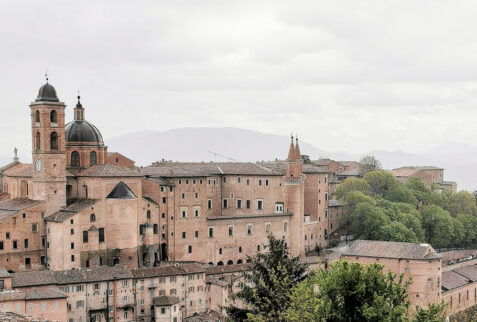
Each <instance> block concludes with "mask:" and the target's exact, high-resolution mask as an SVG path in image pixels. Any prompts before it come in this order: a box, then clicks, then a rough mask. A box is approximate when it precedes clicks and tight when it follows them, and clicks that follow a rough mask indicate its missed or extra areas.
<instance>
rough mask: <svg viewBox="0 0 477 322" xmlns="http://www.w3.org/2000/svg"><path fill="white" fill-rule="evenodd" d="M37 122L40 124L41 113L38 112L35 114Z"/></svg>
mask: <svg viewBox="0 0 477 322" xmlns="http://www.w3.org/2000/svg"><path fill="white" fill-rule="evenodd" d="M35 122H36V123H40V111H38V110H36V112H35Z"/></svg>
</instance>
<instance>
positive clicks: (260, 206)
mask: <svg viewBox="0 0 477 322" xmlns="http://www.w3.org/2000/svg"><path fill="white" fill-rule="evenodd" d="M257 209H258V210H263V199H258V200H257Z"/></svg>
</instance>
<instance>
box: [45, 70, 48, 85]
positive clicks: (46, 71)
mask: <svg viewBox="0 0 477 322" xmlns="http://www.w3.org/2000/svg"><path fill="white" fill-rule="evenodd" d="M45 78H46V83H47V84H48V68H45Z"/></svg>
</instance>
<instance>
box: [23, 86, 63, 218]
mask: <svg viewBox="0 0 477 322" xmlns="http://www.w3.org/2000/svg"><path fill="white" fill-rule="evenodd" d="M65 107H66V106H65V104H64V103H62V102H60V101H59V99H58V97H57V96H56V91H55V88H54V87H53V86H52V85H51V84H49V83H48V78H47V79H46V84H45V85H43V86H42V87H40V90H39V91H38V97H37V98H36V99H35V101H34V102H32V103H31V104H30V108H31V129H32V148H33V150H32V162H33V199H36V200H45V201H46V202H47V206H46V213H45V215H46V216H47V215H50V214H52V213H54V212H56V211H58V210H59V209H60V208H61V207H62V206H65V205H66V150H65Z"/></svg>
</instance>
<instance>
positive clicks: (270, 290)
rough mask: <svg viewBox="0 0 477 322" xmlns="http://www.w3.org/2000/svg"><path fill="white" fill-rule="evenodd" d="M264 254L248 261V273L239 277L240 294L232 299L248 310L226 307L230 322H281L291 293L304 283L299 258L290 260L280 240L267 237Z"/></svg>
mask: <svg viewBox="0 0 477 322" xmlns="http://www.w3.org/2000/svg"><path fill="white" fill-rule="evenodd" d="M265 250H266V252H264V253H257V254H256V255H255V256H254V257H252V258H250V257H248V258H247V259H249V260H250V262H251V264H250V271H247V272H243V273H242V277H243V282H241V283H240V291H238V292H237V293H236V294H235V295H234V299H239V300H242V301H243V302H245V303H246V304H247V308H245V309H243V308H240V307H237V306H235V305H234V304H232V305H230V306H229V307H227V308H226V310H227V313H228V314H229V316H230V317H231V319H233V321H244V320H247V321H281V318H282V316H281V312H282V311H283V310H286V308H287V307H288V304H289V297H290V294H291V290H292V289H293V287H294V286H295V285H297V284H298V282H300V281H302V280H303V279H304V274H305V270H306V266H305V265H302V264H300V263H299V262H298V257H294V258H290V256H289V254H288V250H287V247H286V246H285V241H284V240H283V239H276V238H275V237H273V235H269V237H268V245H266V246H265Z"/></svg>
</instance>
